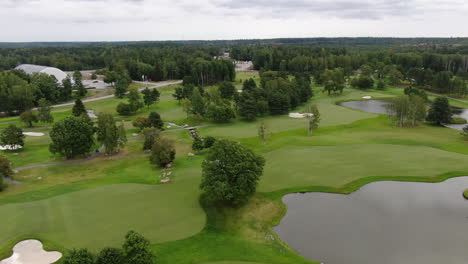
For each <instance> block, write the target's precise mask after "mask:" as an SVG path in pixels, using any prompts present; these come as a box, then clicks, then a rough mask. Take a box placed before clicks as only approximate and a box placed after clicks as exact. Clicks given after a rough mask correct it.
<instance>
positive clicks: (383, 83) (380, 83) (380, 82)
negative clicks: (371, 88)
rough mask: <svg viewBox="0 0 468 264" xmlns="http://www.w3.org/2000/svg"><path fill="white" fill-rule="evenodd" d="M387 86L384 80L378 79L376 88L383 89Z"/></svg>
mask: <svg viewBox="0 0 468 264" xmlns="http://www.w3.org/2000/svg"><path fill="white" fill-rule="evenodd" d="M386 87H387V85H386V83H385V81H384V80H383V79H379V80H378V81H377V89H378V90H385V88H386Z"/></svg>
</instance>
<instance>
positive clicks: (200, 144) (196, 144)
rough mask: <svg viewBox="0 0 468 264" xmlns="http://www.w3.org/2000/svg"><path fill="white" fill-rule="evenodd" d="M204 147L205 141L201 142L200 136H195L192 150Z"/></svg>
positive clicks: (199, 149)
mask: <svg viewBox="0 0 468 264" xmlns="http://www.w3.org/2000/svg"><path fill="white" fill-rule="evenodd" d="M204 148H205V143H204V142H203V140H202V139H201V138H200V137H195V138H194V139H193V143H192V150H193V151H201V150H203V149H204Z"/></svg>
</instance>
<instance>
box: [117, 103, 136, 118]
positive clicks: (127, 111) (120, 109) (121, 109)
mask: <svg viewBox="0 0 468 264" xmlns="http://www.w3.org/2000/svg"><path fill="white" fill-rule="evenodd" d="M117 113H119V115H123V116H128V115H131V114H132V113H133V108H132V106H131V105H130V104H126V103H120V104H118V105H117Z"/></svg>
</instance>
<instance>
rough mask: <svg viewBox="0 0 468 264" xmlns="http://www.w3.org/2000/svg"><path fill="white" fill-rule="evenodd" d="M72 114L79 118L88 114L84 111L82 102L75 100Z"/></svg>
mask: <svg viewBox="0 0 468 264" xmlns="http://www.w3.org/2000/svg"><path fill="white" fill-rule="evenodd" d="M72 113H73V115H74V116H81V115H83V114H85V115H87V114H88V112H87V111H86V108H85V106H84V104H83V102H82V101H81V99H79V98H78V99H76V101H75V105H74V106H73V108H72Z"/></svg>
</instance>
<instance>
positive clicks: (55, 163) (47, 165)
mask: <svg viewBox="0 0 468 264" xmlns="http://www.w3.org/2000/svg"><path fill="white" fill-rule="evenodd" d="M207 126H209V125H201V126H194V127H179V128H174V129H169V130H164V131H161V133H167V132H173V131H181V130H189V129H191V128H202V127H207ZM134 138H137V136H135V137H134V136H132V137H129V138H128V139H134ZM100 155H101V153H93V154H92V155H91V156H89V157H87V158H84V159H79V160H69V161H62V162H54V163H45V164H38V165H31V166H25V167H20V168H15V169H14V170H15V171H21V170H27V169H33V168H42V167H49V166H57V165H67V164H77V163H83V162H87V161H90V160H93V159H95V158H97V157H98V156H100ZM6 182H9V181H8V180H7V181H6ZM13 182H15V181H10V183H13ZM13 184H21V183H20V182H16V183H13Z"/></svg>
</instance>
